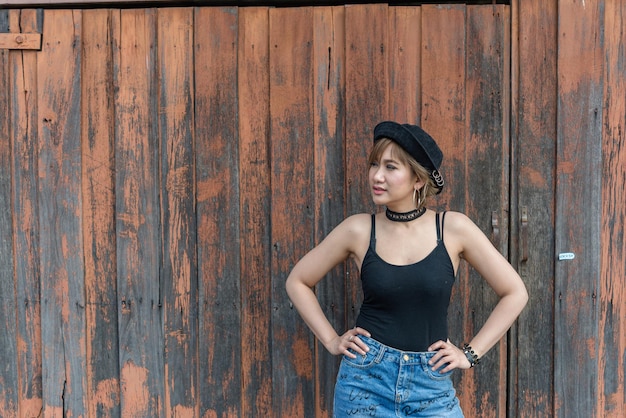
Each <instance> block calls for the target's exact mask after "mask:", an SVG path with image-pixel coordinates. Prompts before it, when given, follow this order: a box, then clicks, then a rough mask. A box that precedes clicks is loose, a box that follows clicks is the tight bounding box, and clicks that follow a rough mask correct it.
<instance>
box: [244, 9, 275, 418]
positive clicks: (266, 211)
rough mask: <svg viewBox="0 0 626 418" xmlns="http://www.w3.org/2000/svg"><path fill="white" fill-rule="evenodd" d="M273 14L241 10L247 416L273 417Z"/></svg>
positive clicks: (245, 405)
mask: <svg viewBox="0 0 626 418" xmlns="http://www.w3.org/2000/svg"><path fill="white" fill-rule="evenodd" d="M268 39H269V16H268V9H267V8H264V7H261V8H240V9H239V36H238V67H237V73H238V76H237V77H238V78H237V81H238V84H237V89H238V95H237V98H238V103H239V108H238V110H237V112H238V115H239V171H240V177H239V196H240V197H239V222H240V241H241V242H242V243H248V244H247V245H241V248H240V251H241V258H240V259H241V266H240V268H241V277H244V278H245V280H242V281H241V323H242V325H243V326H242V327H241V351H242V353H246V355H243V356H242V357H241V362H242V363H241V371H242V377H241V379H242V381H241V385H242V394H241V397H242V399H241V400H242V402H241V412H242V415H249V416H255V417H266V416H271V415H272V412H271V411H272V381H271V379H269V378H268V376H271V375H272V355H271V338H270V319H271V317H272V314H271V312H272V305H271V295H272V287H271V281H270V280H268V278H269V277H271V259H270V256H271V253H270V245H268V243H270V242H271V237H270V232H271V231H270V210H271V207H270V197H271V189H270V187H268V185H269V184H271V183H270V167H271V165H270V164H271V162H270V155H269V152H270V150H269V137H270V136H269V135H270V124H269V120H270V103H269V94H270V93H269V74H270V71H269V43H268Z"/></svg>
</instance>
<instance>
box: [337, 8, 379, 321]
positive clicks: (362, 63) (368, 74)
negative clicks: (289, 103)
mask: <svg viewBox="0 0 626 418" xmlns="http://www.w3.org/2000/svg"><path fill="white" fill-rule="evenodd" d="M345 13H346V14H345V22H346V23H345V28H346V34H345V39H346V46H345V51H346V52H345V54H346V64H345V67H346V85H345V96H346V107H345V137H344V143H345V144H344V147H345V150H346V151H345V152H346V157H345V161H346V162H345V164H346V168H345V178H344V182H345V186H344V187H345V190H346V198H345V199H346V203H345V205H346V216H350V215H354V214H355V213H360V212H366V213H373V212H374V211H375V210H377V208H375V206H374V204H373V203H372V198H371V194H370V190H369V186H368V180H367V170H368V166H367V157H368V155H369V151H370V149H371V148H372V143H373V131H374V127H375V126H376V125H377V124H378V123H379V122H381V121H383V120H386V119H388V114H387V112H388V107H387V106H386V104H385V103H386V102H387V98H388V96H387V94H388V50H387V47H386V46H387V24H388V17H387V16H388V8H387V5H384V4H372V5H365V6H361V7H350V6H348V7H346V12H345ZM346 298H347V299H346V304H347V305H346V308H345V309H346V325H347V326H348V327H353V326H354V324H355V323H356V318H357V316H358V314H359V307H360V305H361V301H362V298H363V295H362V291H361V282H360V279H359V272H358V269H357V267H356V266H355V264H354V263H353V262H350V263H348V265H347V269H346Z"/></svg>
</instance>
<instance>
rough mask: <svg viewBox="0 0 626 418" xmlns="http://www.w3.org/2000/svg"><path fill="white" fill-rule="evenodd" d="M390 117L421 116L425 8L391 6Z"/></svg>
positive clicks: (403, 120) (410, 120)
mask: <svg viewBox="0 0 626 418" xmlns="http://www.w3.org/2000/svg"><path fill="white" fill-rule="evenodd" d="M388 21H389V23H388V28H389V29H388V30H389V39H388V44H389V46H388V48H387V51H388V59H389V64H388V71H389V85H388V89H389V93H388V97H389V101H388V102H389V119H390V120H394V121H398V122H401V123H419V122H420V118H421V107H422V106H421V103H422V101H421V83H420V78H421V74H422V31H421V27H422V8H421V7H390V8H389V16H388Z"/></svg>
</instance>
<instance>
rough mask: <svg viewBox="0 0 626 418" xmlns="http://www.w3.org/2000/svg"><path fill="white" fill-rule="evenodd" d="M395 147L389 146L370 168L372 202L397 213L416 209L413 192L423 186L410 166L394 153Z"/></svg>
mask: <svg viewBox="0 0 626 418" xmlns="http://www.w3.org/2000/svg"><path fill="white" fill-rule="evenodd" d="M394 147H395V145H389V146H388V147H387V148H385V150H384V151H383V153H382V155H381V156H380V160H378V161H374V162H372V164H371V165H370V168H369V184H370V191H371V193H372V200H373V201H374V203H375V204H376V205H385V206H387V207H389V208H390V209H391V210H394V211H396V212H408V211H410V210H413V209H415V203H414V202H413V191H414V190H415V189H416V188H417V189H419V188H420V187H421V186H422V185H421V182H418V179H417V175H415V173H414V172H413V170H411V168H410V167H409V165H408V164H404V163H402V162H400V160H399V159H398V158H397V157H396V156H395V154H396V153H394Z"/></svg>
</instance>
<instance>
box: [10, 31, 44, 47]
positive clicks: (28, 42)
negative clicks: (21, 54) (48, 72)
mask: <svg viewBox="0 0 626 418" xmlns="http://www.w3.org/2000/svg"><path fill="white" fill-rule="evenodd" d="M0 49H41V34H40V33H0Z"/></svg>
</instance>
